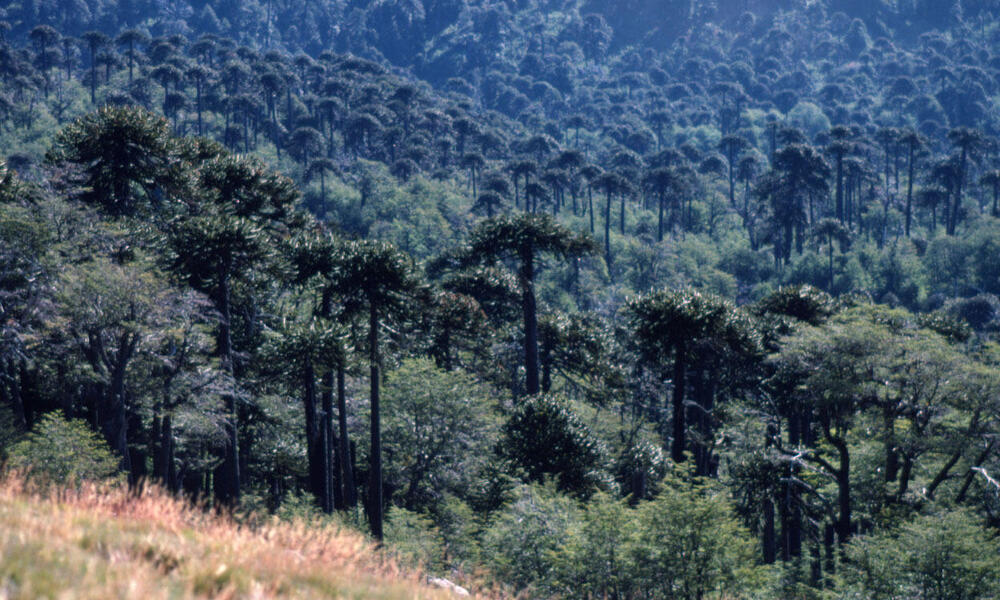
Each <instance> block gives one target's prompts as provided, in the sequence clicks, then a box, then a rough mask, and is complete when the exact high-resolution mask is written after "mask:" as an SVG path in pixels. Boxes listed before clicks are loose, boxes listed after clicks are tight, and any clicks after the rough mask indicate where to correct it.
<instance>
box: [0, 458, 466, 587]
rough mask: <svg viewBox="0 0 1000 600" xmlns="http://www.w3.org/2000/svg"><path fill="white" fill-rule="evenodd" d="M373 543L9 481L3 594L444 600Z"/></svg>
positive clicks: (159, 499) (129, 495) (1, 518)
mask: <svg viewBox="0 0 1000 600" xmlns="http://www.w3.org/2000/svg"><path fill="white" fill-rule="evenodd" d="M421 581H422V579H421V576H420V575H419V574H418V573H417V572H415V571H412V570H405V569H403V568H401V567H400V566H398V565H397V564H395V563H394V562H393V561H391V560H390V559H388V558H386V557H384V556H382V555H381V553H380V552H379V551H377V550H376V549H375V547H374V545H373V544H372V542H371V541H370V540H367V539H365V538H364V537H363V536H361V535H359V534H358V533H356V532H353V531H349V530H346V529H342V528H338V527H335V526H330V525H320V526H316V525H313V524H306V523H302V522H297V523H296V522H292V523H289V522H278V521H266V522H264V523H263V524H260V525H255V526H252V527H250V526H246V525H240V524H237V523H236V522H234V521H233V519H232V518H229V517H226V516H220V515H217V514H211V513H209V512H206V511H202V510H198V509H196V508H194V507H191V506H190V505H188V504H186V503H185V502H182V501H179V500H177V499H174V498H171V497H170V496H168V495H166V494H165V493H163V492H162V491H160V490H158V489H156V488H149V489H145V490H142V491H140V492H128V491H126V490H120V489H107V488H105V489H100V488H97V487H83V488H81V489H77V490H65V489H62V490H49V491H39V490H29V489H27V487H26V486H25V484H24V482H23V481H21V480H19V479H18V478H16V477H7V478H5V479H4V481H2V482H0V600H7V599H14V598H17V599H20V598H24V599H28V598H31V599H35V598H50V599H53V600H54V599H56V598H60V599H62V598H67V599H73V598H94V599H98V598H99V599H102V600H107V599H111V598H140V599H142V600H153V599H158V598H171V599H181V598H255V599H256V598H277V597H281V598H366V599H368V598H371V599H384V600H394V599H404V598H405V599H407V600H413V599H424V598H426V599H438V598H440V599H444V598H449V597H452V596H451V593H449V592H446V591H442V590H439V589H434V588H429V587H426V586H425V585H423V584H422V583H421Z"/></svg>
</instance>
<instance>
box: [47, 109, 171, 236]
mask: <svg viewBox="0 0 1000 600" xmlns="http://www.w3.org/2000/svg"><path fill="white" fill-rule="evenodd" d="M172 149H173V140H172V138H171V136H170V126H169V125H168V124H167V121H166V120H165V119H163V118H162V117H158V116H156V115H154V114H152V113H150V112H148V111H146V110H144V109H141V108H136V107H107V106H106V107H102V108H100V109H98V110H97V112H95V113H90V114H88V115H85V116H83V117H81V118H79V119H77V120H76V121H75V122H73V123H72V124H71V125H69V126H68V127H66V128H65V129H63V130H62V131H60V132H59V134H58V135H57V136H56V144H55V147H54V148H53V149H52V150H51V151H50V152H49V155H48V159H49V160H50V161H53V162H62V161H65V162H70V163H74V164H77V165H79V166H80V167H81V168H82V170H83V173H84V182H85V188H84V191H83V193H82V197H83V199H84V201H86V202H90V203H93V204H97V205H99V206H100V207H101V208H102V209H103V210H104V211H105V212H107V213H108V214H110V215H112V216H131V215H134V214H135V213H136V212H137V211H138V210H139V204H138V202H139V199H140V198H143V199H145V200H146V201H148V202H150V203H155V202H157V197H158V194H157V193H155V192H156V190H157V189H158V188H162V187H165V186H166V185H167V184H168V183H169V181H168V178H167V175H168V170H167V168H166V167H167V164H168V162H169V160H170V155H171V152H172ZM140 193H141V196H140V195H139V194H140Z"/></svg>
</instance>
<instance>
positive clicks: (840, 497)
mask: <svg viewBox="0 0 1000 600" xmlns="http://www.w3.org/2000/svg"><path fill="white" fill-rule="evenodd" d="M830 443H831V444H832V445H833V446H834V447H835V448H836V449H837V454H838V455H839V457H840V466H839V467H838V469H837V472H836V473H835V474H834V475H835V477H836V479H837V509H838V511H839V516H838V518H837V523H836V529H837V543H839V544H844V543H846V542H847V541H848V540H850V539H851V455H850V452H849V450H848V447H847V442H846V441H844V440H842V439H839V438H833V439H831V440H830Z"/></svg>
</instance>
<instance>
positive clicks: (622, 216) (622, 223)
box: [618, 194, 625, 235]
mask: <svg viewBox="0 0 1000 600" xmlns="http://www.w3.org/2000/svg"><path fill="white" fill-rule="evenodd" d="M620 206H621V210H620V212H619V215H620V220H619V221H620V226H619V228H618V233H620V234H622V235H625V194H622V195H621V202H620Z"/></svg>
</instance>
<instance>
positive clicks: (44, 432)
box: [7, 412, 118, 486]
mask: <svg viewBox="0 0 1000 600" xmlns="http://www.w3.org/2000/svg"><path fill="white" fill-rule="evenodd" d="M7 456H8V465H9V466H11V467H13V468H15V469H19V470H24V471H27V472H28V473H29V474H30V475H31V476H33V477H36V478H38V479H40V480H42V481H44V482H46V483H52V484H58V485H69V486H73V485H76V484H80V483H82V482H84V481H110V480H113V479H115V477H116V476H117V474H118V459H116V458H115V457H114V456H113V455H112V454H111V451H110V450H109V449H108V446H107V444H106V443H105V442H104V440H102V439H101V438H100V436H98V435H97V434H95V433H94V432H93V431H91V430H90V428H89V427H87V424H86V423H85V422H84V421H79V420H66V419H64V418H63V417H61V416H60V415H59V414H58V413H54V412H52V413H47V414H45V415H44V416H43V417H42V418H41V419H39V421H38V423H36V424H35V426H34V427H32V428H31V431H30V432H28V434H27V436H26V437H25V438H24V439H23V440H22V441H20V442H17V443H16V444H14V445H13V446H11V447H10V448H8V450H7Z"/></svg>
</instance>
